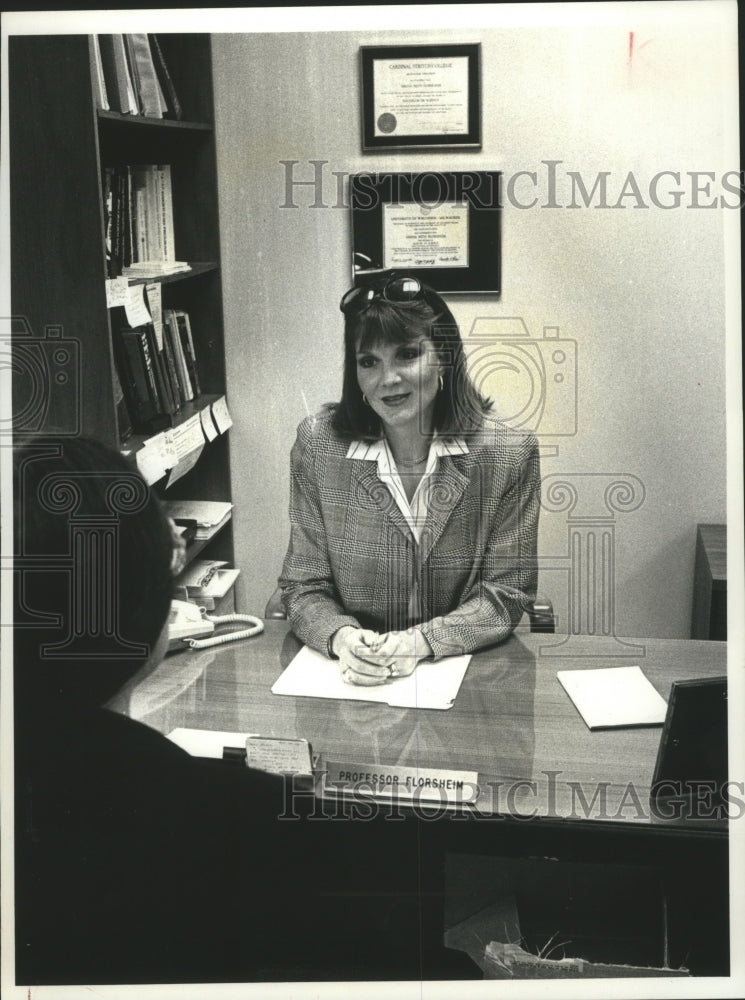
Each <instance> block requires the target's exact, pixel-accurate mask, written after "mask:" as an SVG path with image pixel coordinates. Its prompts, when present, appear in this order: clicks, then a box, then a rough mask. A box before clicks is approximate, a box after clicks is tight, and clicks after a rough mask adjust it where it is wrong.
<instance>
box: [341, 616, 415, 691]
mask: <svg viewBox="0 0 745 1000" xmlns="http://www.w3.org/2000/svg"><path fill="white" fill-rule="evenodd" d="M332 649H333V652H334V655H335V656H338V657H339V666H340V669H341V672H342V677H343V678H344V680H345V681H347V682H348V683H349V684H359V685H362V686H364V687H370V686H371V685H374V684H385V682H386V681H388V680H390V679H391V678H393V677H406V676H408V675H409V674H411V673H413V672H414V670H415V669H416V665H417V663H419V661H420V660H423V659H425V657H427V656H431V655H432V649H431V647H430V645H429V643H428V642H427V640H426V639H425V637H424V635H423V633H422V632H420V631H419V629H408V630H407V631H405V632H385V633H384V634H383V635H380V634H378V633H377V632H373V631H372V630H371V629H364V628H360V629H358V628H354V627H353V626H351V625H345V626H343V627H342V628H340V629H339V631H338V632H337V633H336V635H335V636H334V639H333V642H332Z"/></svg>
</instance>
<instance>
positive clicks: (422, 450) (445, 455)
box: [280, 272, 540, 685]
mask: <svg viewBox="0 0 745 1000" xmlns="http://www.w3.org/2000/svg"><path fill="white" fill-rule="evenodd" d="M341 311H342V312H343V313H344V317H345V332H344V340H345V353H344V380H343V387H342V398H341V402H340V403H338V404H337V405H334V406H330V407H327V408H326V409H325V411H324V412H323V413H322V414H321V415H319V416H317V417H308V418H306V419H305V420H303V422H302V423H301V424H300V426H299V428H298V434H297V440H296V442H295V445H294V447H293V449H292V457H291V464H292V479H291V493H290V524H291V534H290V543H289V547H288V551H287V555H286V557H285V562H284V566H283V569H282V575H281V577H280V586H281V589H282V595H283V600H284V603H285V607H286V609H287V614H288V618H289V621H290V623H291V625H292V628H293V630H294V632H295V634H296V635H297V636H298V638H299V639H301V640H302V641H303V642H305V643H307V644H308V645H309V646H312V647H313V648H315V649H317V650H320V651H322V652H324V653H327V654H328V655H330V656H332V657H333V658H337V659H338V660H339V663H340V669H341V670H342V672H343V675H344V677H345V679H346V680H347V681H348V682H349V683H353V684H361V685H372V684H381V683H384V682H385V681H386V680H388V679H389V678H390V677H392V676H398V675H405V674H410V673H412V671H413V670H414V669H415V668H416V666H417V664H418V663H419V661H420V660H422V659H425V658H427V657H432V656H435V657H440V656H446V655H451V654H460V653H464V652H466V653H468V652H472V651H474V650H476V649H479V648H481V647H483V646H487V645H490V644H492V643H496V642H499V641H501V640H503V639H505V638H506V637H507V636H508V635H510V633H511V632H512V630H513V629H514V627H515V625H516V624H517V623H518V621H519V620H520V618H521V617H522V615H523V612H524V611H525V610H526V607H527V605H528V604H529V602H530V601H532V600H533V599H534V598H535V591H536V585H537V569H536V536H537V529H538V509H539V501H540V469H539V459H538V448H537V443H536V440H535V438H534V436H533V435H531V434H523V433H520V432H517V431H513V430H512V429H510V428H508V427H506V426H505V425H504V424H502V423H500V422H499V421H498V420H496V419H494V418H493V417H491V416H490V414H489V411H490V409H491V405H492V404H491V401H490V400H487V399H485V398H484V397H483V396H482V395H481V394H480V393H479V392H478V390H477V388H476V387H475V386H474V384H473V382H472V381H471V379H470V378H469V376H468V373H467V370H466V357H465V353H464V349H463V343H462V340H461V337H460V332H459V330H458V326H457V324H456V322H455V319H454V318H453V315H452V313H451V312H450V310H449V309H448V307H447V306H446V304H445V303H444V301H443V300H442V298H441V297H440V296H439V295H438V294H437V293H436V292H434V291H432V289H430V288H428V287H427V286H425V285H423V284H422V283H420V282H419V281H418V279H416V278H413V277H406V276H400V275H399V276H397V275H396V274H395V272H388V273H385V274H383V275H381V276H380V277H378V278H377V279H376V283H375V284H374V285H366V286H357V287H355V288H352V289H350V291H348V292H347V293H346V294H345V295H344V297H343V298H342V300H341Z"/></svg>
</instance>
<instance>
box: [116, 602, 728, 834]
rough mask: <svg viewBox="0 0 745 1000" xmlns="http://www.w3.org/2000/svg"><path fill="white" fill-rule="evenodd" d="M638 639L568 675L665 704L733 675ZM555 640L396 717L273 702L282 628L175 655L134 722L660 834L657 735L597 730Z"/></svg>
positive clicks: (501, 650)
mask: <svg viewBox="0 0 745 1000" xmlns="http://www.w3.org/2000/svg"><path fill="white" fill-rule="evenodd" d="M633 641H634V642H635V643H641V644H642V646H643V647H644V649H645V656H644V657H643V658H634V659H633V660H631V661H629V660H628V658H623V657H614V658H612V659H609V658H607V657H593V656H592V649H593V646H594V645H595V639H594V637H592V636H580V637H577V638H576V642H577V643H578V644H580V645H581V646H582V650H581V652H582V654H583V655H582V656H581V657H580V658H578V660H577V661H576V664H574V661H572V665H576V666H578V667H582V668H589V667H601V666H602V667H608V666H620V665H625V664H628V663H629V662H633V663H637V662H638V663H639V665H640V666H641V667H642V668H643V670H644V672H645V674H646V675H647V676H648V677H649V679H650V681H651V682H652V683H653V684H654V685H655V687H656V688H657V690H658V691H659V692H660V694H661V695H662V696H663V697H664V698H667V696H668V694H669V690H670V684H671V682H672V681H673V680H676V679H679V680H682V679H690V678H695V677H702V676H717V675H720V674H723V673H725V672H726V649H727V647H726V646H725V645H721V644H714V643H703V642H691V641H690V640H683V641H674V640H660V639H649V640H638V639H636V640H633ZM558 642H561V637H552V636H546V635H540V634H538V635H536V634H531V633H529V632H524V633H520V634H519V635H517V634H516V635H513V636H512V637H511V638H510V639H509V640H508V641H507V642H506V643H504V644H502V645H501V646H498V647H494V648H492V649H490V650H486V651H482V652H480V653H478V654H477V655H475V656H474V657H473V659H472V661H471V664H470V666H469V668H468V672H467V673H466V677H465V679H464V682H463V685H462V687H461V690H460V692H459V694H458V698H457V700H456V703H455V705H454V706H453V708H451V709H449V710H447V711H436V710H421V709H420V710H413V709H397V708H390V707H388V706H386V705H378V704H375V703H373V702H356V701H335V700H328V699H322V698H293V697H287V696H277V695H273V694H272V693H271V690H270V688H271V686H272V684H273V683H274V681H275V680H276V679H277V677H278V676H279V674H280V673H281V671H282V669H283V668H284V667H285V666H286V665H287V664H288V663H289V661H290V660H291V659H292V657H293V656H294V655H295V653H296V652H297V651H298V649H299V648H300V645H299V643H298V641H297V640H296V639H295V637H294V636H293V635H292V633H291V632H290V631H289V628H288V626H287V624H286V623H285V622H274V621H268V622H267V623H266V627H265V632H264V634H263V635H261V636H258V637H256V638H255V639H251V640H247V641H244V642H238V643H234V644H228V645H225V646H218V647H216V648H214V649H210V650H204V651H202V652H198V651H194V652H191V651H190V652H186V653H179V654H176V655H173V656H170V657H168V658H167V659H166V660H165V661H164V663H163V664H162V665H161V666H160V667H159V668H158V670H157V671H156V673H155V674H154V675H152V676H151V677H150V678H148V680H147V682H146V683H145V684H144V685H141V686H140V688H139V689H138V691H137V694H136V697H135V699H134V704H133V706H132V710H131V711H132V714H133V716H134V717H136V718H138V719H140V720H141V721H144V722H147V723H148V724H149V725H151V726H153V728H155V729H158V730H160V731H161V732H163V733H166V734H167V733H168V732H170V731H171V730H172V729H174V728H176V727H179V726H184V727H187V728H195V729H211V730H228V731H235V732H241V733H244V732H246V733H247V732H252V733H260V734H262V735H265V736H287V737H305V738H306V739H308V740H310V742H311V745H312V747H313V749H314V751H315V752H316V753H319V754H321V756H322V758H326V759H334V760H342V761H359V762H360V763H366V764H400V765H406V766H412V767H417V766H418V767H432V768H450V769H458V770H467V771H476V772H478V773H479V776H480V786H481V794H480V797H479V800H478V803H477V805H478V808H479V810H480V811H483V812H486V813H489V814H498V815H514V816H517V817H520V818H523V817H525V816H531V817H540V818H542V819H546V820H549V819H554V820H561V821H562V822H564V821H567V820H572V821H574V820H577V821H580V820H581V821H583V822H588V821H589V822H612V823H616V824H632V825H638V824H642V825H644V826H654V825H658V820H659V818H658V817H655V816H653V815H649V810H648V808H647V804H648V798H649V789H650V783H651V779H652V772H653V770H654V764H655V759H656V755H657V748H658V745H659V741H660V733H661V729H660V727H654V728H641V729H620V730H609V731H600V732H591V731H590V730H589V729H588V728H587V727H586V725H585V723H584V722H583V720H582V719H581V717H580V715H579V713H578V712H577V710H576V709H575V707H574V705H573V704H572V702H571V701H570V700H569V698H568V696H567V694H566V693H565V691H564V689H563V688H562V687H561V685H560V684H559V682H558V680H557V679H556V671H557V670H558V669H562V668H566V667H567V666H568V665H569V664H568V663H567V661H566V660H564V659H557V658H554V657H552V656H551V655H550V653H551V647H552V645H553V644H554V643H558ZM419 669H420V670H426V664H425V665H423V666H422V667H420V668H419ZM500 782H501V783H502V784H500ZM518 782H519V783H520V786H519V787H517V783H518ZM529 783H532V784H529ZM599 785H600V786H601V792H602V789H603V788H604V789H605V790H604V792H602V795H601V792H598V786H599ZM630 785H633V791H631V792H630V791H629V787H630ZM533 786H535V787H534V788H533ZM594 793H595V794H596V801H595V803H594V806H593V807H592V808H591V809H590V810H589V812H588V810H586V809H584V808H583V804H582V803H583V796H584V800H585V801H586V802H588V803H590V802H591V801H592V798H593V794H594ZM603 795H604V800H603ZM637 799H638V802H639V803H640V804H641V806H642V807H643V808H641V809H640V808H638V807H637ZM690 825H691V824H686V823H685V822H684V823H683V824H679V826H681V828H687V827H688V826H690Z"/></svg>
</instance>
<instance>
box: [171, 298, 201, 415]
mask: <svg viewBox="0 0 745 1000" xmlns="http://www.w3.org/2000/svg"><path fill="white" fill-rule="evenodd" d="M163 331H164V337H165V339H166V342H167V344H168V347H169V353H170V355H171V357H172V359H173V366H174V371H175V374H176V378H177V380H178V385H179V391H180V393H181V396H182V398H183V399H184V401H185V402H188V401H190V400H192V399H194V396H195V395H196V393H195V392H194V386H193V383H192V379H191V375H190V372H189V367H188V365H187V361H186V355H185V353H184V347H183V343H182V340H181V335H180V332H179V327H178V321H177V318H176V311H175V309H164V310H163Z"/></svg>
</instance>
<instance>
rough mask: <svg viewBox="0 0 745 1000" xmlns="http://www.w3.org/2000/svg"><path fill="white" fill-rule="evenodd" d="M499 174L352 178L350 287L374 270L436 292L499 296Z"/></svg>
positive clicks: (366, 175)
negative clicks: (352, 262)
mask: <svg viewBox="0 0 745 1000" xmlns="http://www.w3.org/2000/svg"><path fill="white" fill-rule="evenodd" d="M500 181H501V175H500V174H499V172H497V171H489V170H478V171H467V172H461V171H458V172H456V171H452V170H427V171H422V172H420V173H410V174H398V173H379V174H370V173H363V174H353V175H352V176H351V177H350V180H349V198H350V205H351V209H352V241H353V254H354V260H355V262H356V264H355V268H356V269H355V274H354V280H355V282H356V283H361V282H363V281H364V272H365V271H366V270H367V271H368V272H370V271H374V270H376V269H378V268H382V269H384V270H397V271H402V272H405V273H406V274H413V275H416V277H418V278H419V279H420V280H421V281H423V282H425V284H427V285H429V286H430V287H431V288H434V289H436V290H437V291H438V292H472V293H475V292H490V293H492V294H495V293H496V294H499V292H500V291H501V256H500V211H501V210H500V197H499V196H500V188H501V184H500Z"/></svg>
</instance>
